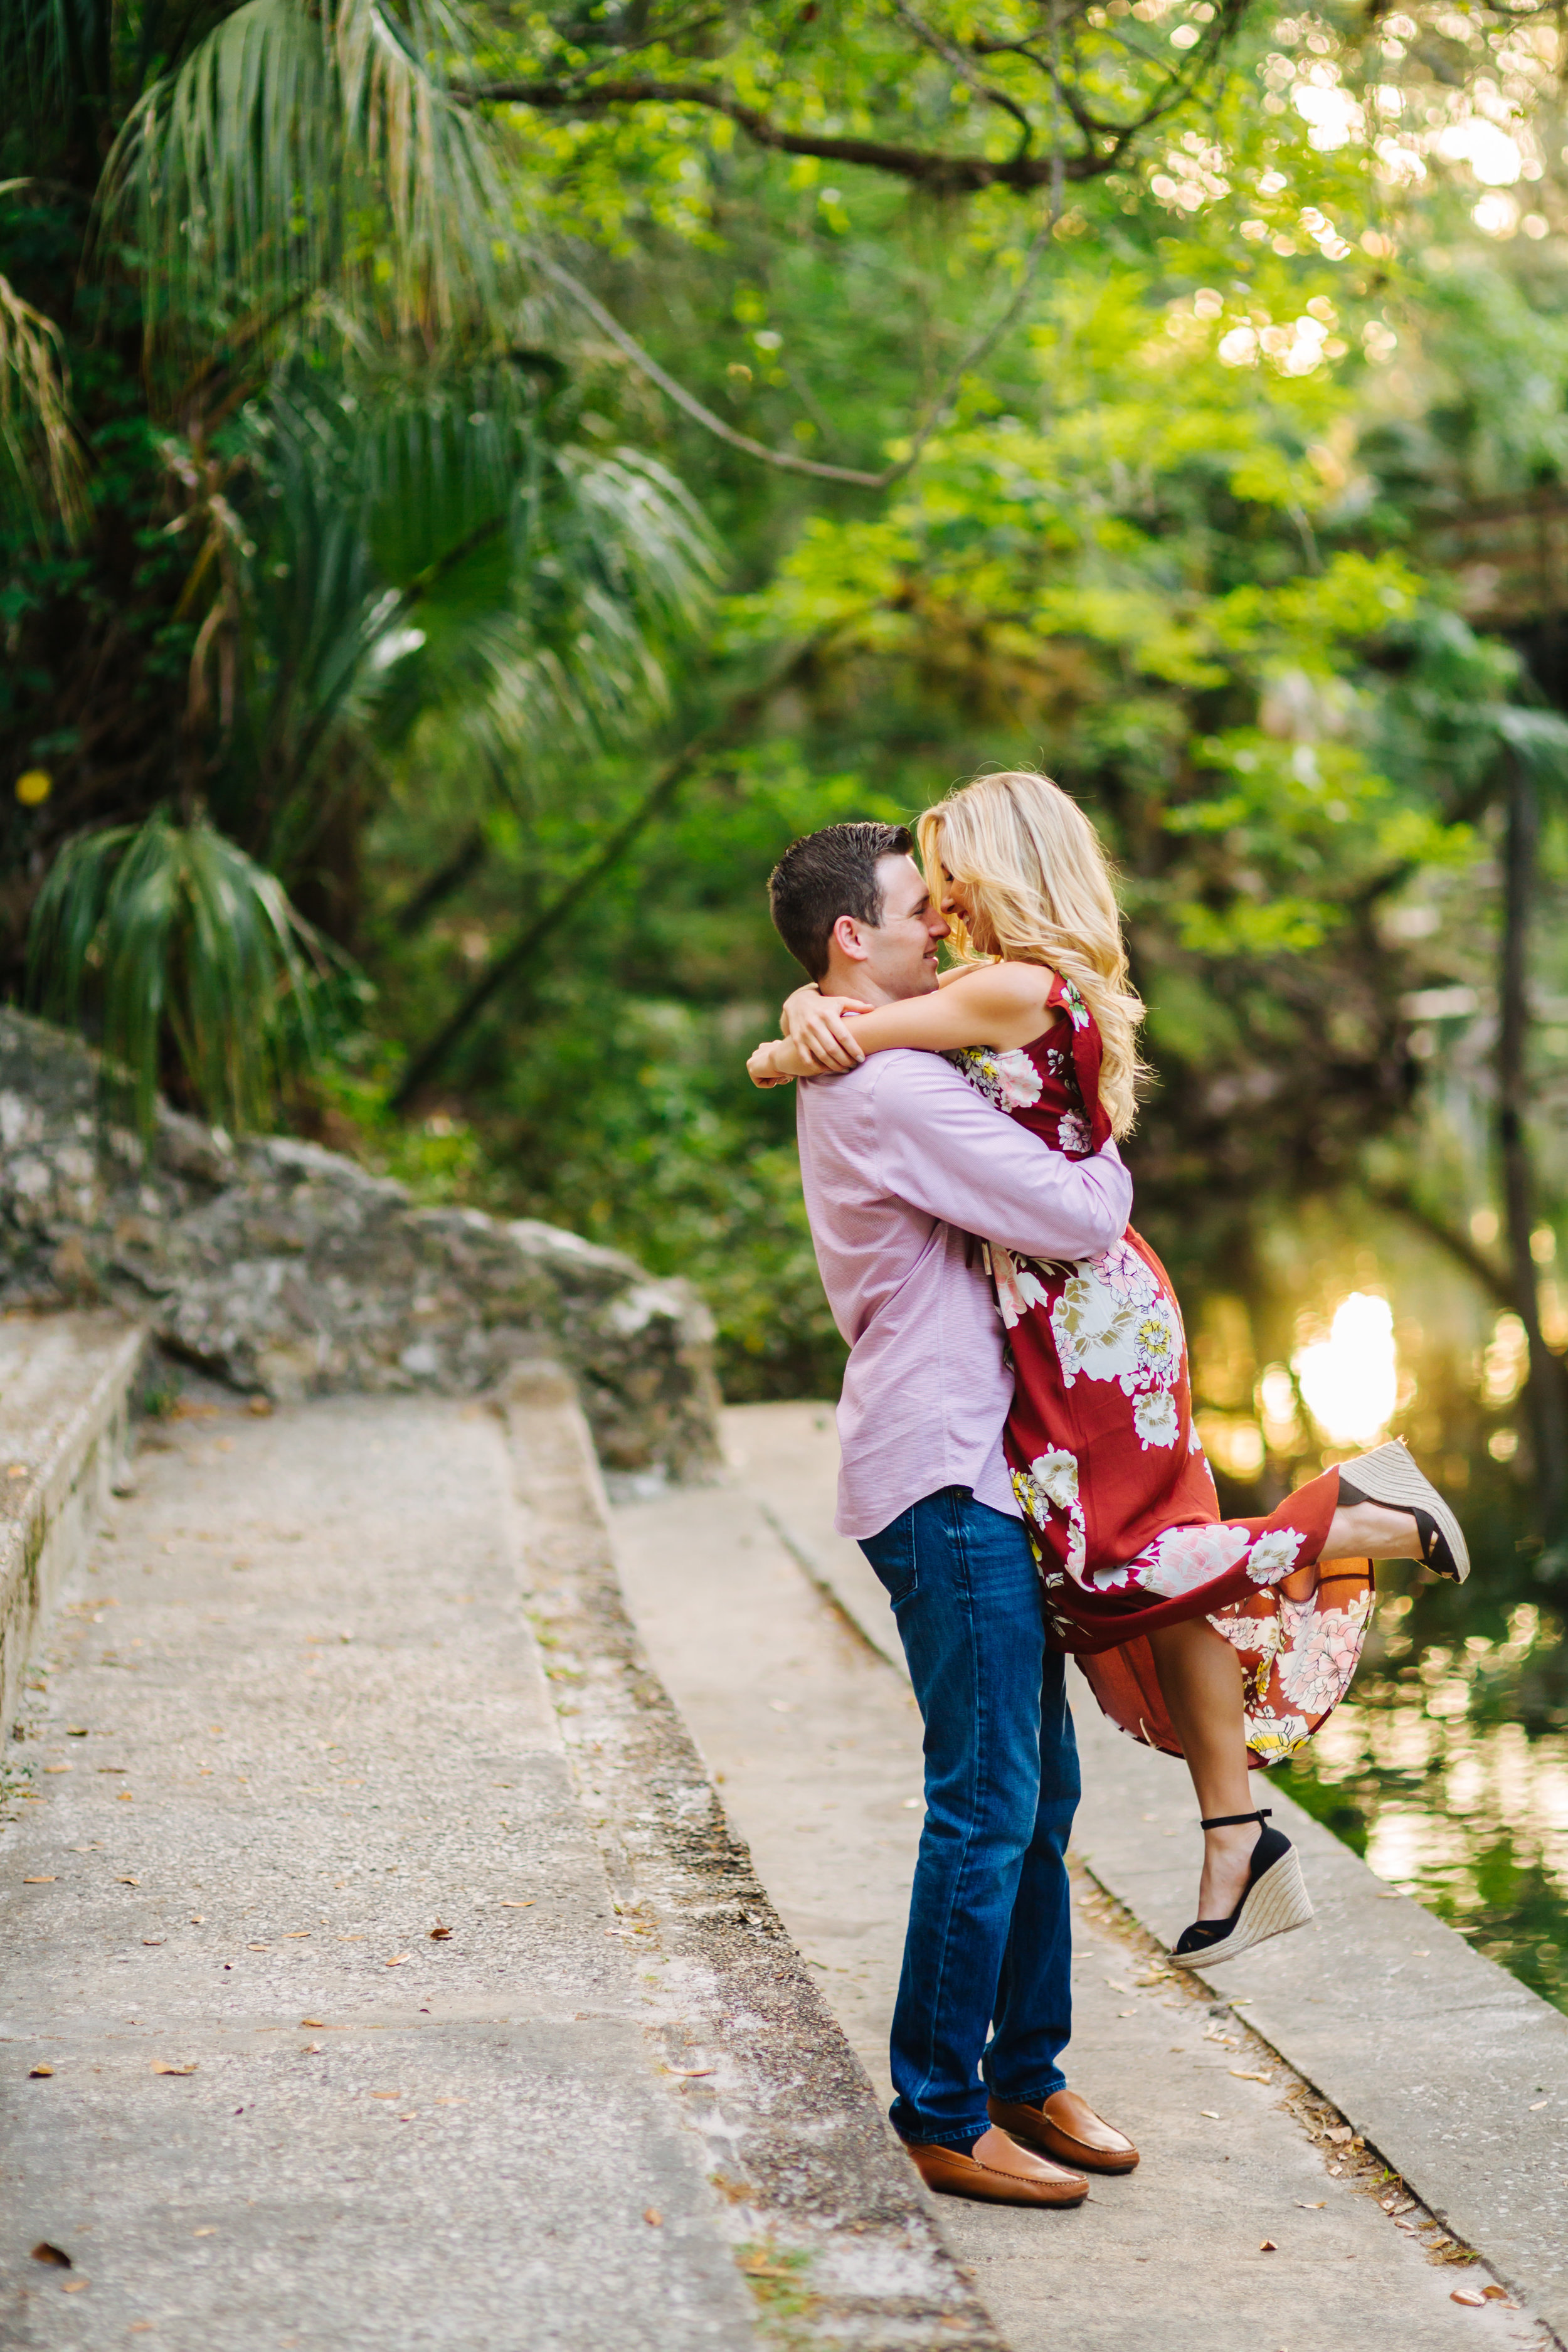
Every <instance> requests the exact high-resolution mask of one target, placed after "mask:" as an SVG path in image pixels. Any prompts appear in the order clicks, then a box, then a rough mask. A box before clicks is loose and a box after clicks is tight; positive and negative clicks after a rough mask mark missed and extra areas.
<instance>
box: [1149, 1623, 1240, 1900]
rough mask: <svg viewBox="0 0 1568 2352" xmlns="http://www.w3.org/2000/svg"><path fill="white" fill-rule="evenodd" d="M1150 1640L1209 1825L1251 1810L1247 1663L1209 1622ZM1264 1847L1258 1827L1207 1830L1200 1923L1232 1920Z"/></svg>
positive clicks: (1172, 1627)
mask: <svg viewBox="0 0 1568 2352" xmlns="http://www.w3.org/2000/svg"><path fill="white" fill-rule="evenodd" d="M1148 1641H1149V1647H1150V1649H1151V1650H1152V1652H1153V1654H1154V1671H1155V1672H1156V1674H1157V1675H1159V1677H1160V1689H1161V1692H1162V1694H1163V1697H1164V1701H1165V1706H1166V1710H1167V1712H1168V1713H1169V1715H1170V1718H1171V1722H1172V1725H1173V1727H1174V1730H1175V1733H1176V1737H1177V1738H1178V1739H1179V1740H1180V1741H1181V1743H1182V1753H1183V1755H1184V1758H1185V1759H1186V1765H1187V1769H1188V1771H1189V1772H1190V1773H1191V1774H1192V1777H1193V1791H1194V1795H1195V1796H1196V1798H1197V1801H1198V1811H1199V1814H1200V1815H1201V1816H1202V1817H1203V1819H1204V1820H1205V1821H1206V1820H1208V1819H1210V1818H1211V1817H1212V1816H1213V1815H1215V1814H1216V1813H1218V1814H1226V1813H1246V1812H1250V1811H1252V1810H1253V1796H1252V1788H1251V1774H1250V1772H1249V1770H1248V1769H1247V1726H1246V1718H1245V1717H1244V1715H1243V1712H1242V1673H1241V1660H1240V1659H1239V1658H1238V1657H1237V1654H1236V1652H1235V1650H1234V1649H1233V1648H1232V1647H1231V1645H1230V1643H1228V1642H1227V1641H1226V1638H1225V1635H1224V1634H1223V1633H1215V1629H1214V1627H1213V1626H1212V1625H1211V1624H1210V1623H1209V1622H1208V1619H1207V1618H1206V1617H1189V1618H1188V1619H1187V1621H1186V1622H1185V1623H1184V1624H1182V1625H1166V1626H1163V1627H1162V1629H1161V1630H1160V1632H1159V1633H1151V1634H1150V1635H1149V1637H1148ZM1257 1843H1258V1823H1257V1822H1240V1823H1238V1824H1237V1826H1236V1827H1235V1828H1234V1829H1225V1830H1205V1832H1204V1871H1203V1876H1202V1878H1201V1879H1200V1880H1199V1882H1198V1907H1197V1913H1196V1916H1197V1917H1198V1918H1200V1919H1225V1918H1228V1917H1229V1916H1230V1914H1231V1912H1233V1911H1234V1910H1235V1908H1236V1906H1237V1904H1238V1903H1239V1902H1240V1900H1241V1891H1242V1888H1243V1887H1244V1886H1245V1885H1246V1884H1247V1864H1248V1863H1249V1861H1250V1860H1251V1858H1252V1849H1253V1847H1254V1846H1255V1845H1256V1844H1257Z"/></svg>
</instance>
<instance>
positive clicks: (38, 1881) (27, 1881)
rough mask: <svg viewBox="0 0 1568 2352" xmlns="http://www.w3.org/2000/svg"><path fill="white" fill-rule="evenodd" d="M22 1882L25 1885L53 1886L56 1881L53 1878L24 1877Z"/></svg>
mask: <svg viewBox="0 0 1568 2352" xmlns="http://www.w3.org/2000/svg"><path fill="white" fill-rule="evenodd" d="M22 1884H23V1885H24V1886H53V1885H54V1884H55V1881H54V1880H53V1879H52V1878H24V1880H23V1881H22Z"/></svg>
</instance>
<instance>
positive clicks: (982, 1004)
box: [747, 963, 1052, 1086]
mask: <svg viewBox="0 0 1568 2352" xmlns="http://www.w3.org/2000/svg"><path fill="white" fill-rule="evenodd" d="M1051 980H1052V974H1051V972H1050V971H1049V969H1048V968H1047V966H1046V965H1044V964H1032V963H994V964H982V965H980V966H979V967H977V968H976V969H974V970H973V971H965V972H961V973H958V974H956V975H955V976H954V977H953V979H952V981H951V982H950V983H949V984H948V985H946V986H944V987H939V988H936V989H933V990H932V991H931V992H930V993H929V994H928V995H925V996H911V997H906V998H905V999H904V1001H903V1002H902V1003H899V1004H879V1006H878V1007H877V1009H876V1010H875V1012H872V1013H859V1014H858V1015H857V1016H856V1018H855V1020H854V1022H853V1023H852V1024H850V1025H851V1028H852V1033H853V1037H854V1042H855V1044H856V1045H857V1046H858V1048H859V1050H860V1054H861V1055H866V1054H882V1053H887V1052H889V1050H890V1049H891V1048H893V1047H894V1046H900V1045H903V1046H913V1047H914V1048H916V1049H917V1050H918V1051H920V1052H922V1053H927V1054H951V1053H953V1052H956V1051H957V1050H958V1049H959V1048H960V1047H962V1046H964V1045H998V1046H1000V1047H1002V1048H1003V1050H1004V1051H1005V1050H1006V1049H1007V1048H1008V1047H1009V1046H1014V1045H1032V1044H1033V1042H1034V1040H1035V1039H1036V1038H1037V1036H1038V1035H1039V1034H1040V1033H1041V1031H1042V1030H1043V1029H1044V1028H1045V1027H1046V1025H1047V1024H1046V998H1047V994H1048V993H1049V991H1050V985H1051ZM747 1067H748V1069H749V1070H750V1071H751V1073H752V1078H753V1080H754V1081H755V1082H756V1083H757V1084H759V1085H774V1086H776V1085H777V1084H778V1083H779V1081H780V1080H781V1079H783V1078H790V1077H795V1078H806V1077H814V1076H819V1075H821V1071H822V1064H821V1062H820V1061H819V1060H817V1059H816V1057H815V1056H814V1055H812V1053H811V1051H810V1049H809V1048H808V1047H807V1046H806V1045H805V1043H804V1042H803V1041H798V1040H796V1039H794V1038H784V1039H780V1040H777V1041H774V1042H773V1043H771V1044H769V1045H763V1046H759V1047H758V1049H757V1051H756V1053H755V1054H753V1055H752V1059H751V1061H750V1062H749V1063H748V1064H747Z"/></svg>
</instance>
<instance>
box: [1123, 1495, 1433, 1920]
mask: <svg viewBox="0 0 1568 2352" xmlns="http://www.w3.org/2000/svg"><path fill="white" fill-rule="evenodd" d="M1419 1556H1420V1539H1419V1537H1418V1536H1417V1534H1416V1528H1415V1520H1414V1519H1413V1518H1412V1517H1410V1515H1409V1513H1408V1512H1407V1511H1396V1510H1393V1509H1390V1508H1389V1507H1387V1506H1386V1505H1384V1504H1382V1503H1354V1504H1351V1505H1349V1506H1346V1505H1343V1504H1342V1505H1341V1506H1340V1507H1339V1509H1337V1510H1336V1511H1335V1513H1334V1516H1333V1519H1332V1522H1331V1526H1330V1528H1329V1533H1328V1538H1327V1541H1326V1542H1325V1543H1324V1545H1323V1549H1322V1553H1321V1559H1417V1558H1419ZM1318 1572H1319V1563H1318V1561H1316V1560H1314V1561H1313V1562H1311V1564H1310V1566H1308V1567H1306V1568H1303V1569H1299V1570H1297V1571H1296V1573H1295V1574H1294V1575H1293V1576H1289V1577H1287V1578H1286V1579H1285V1580H1284V1585H1283V1588H1282V1589H1283V1590H1284V1591H1286V1592H1288V1593H1290V1595H1291V1598H1292V1599H1298V1600H1299V1599H1304V1598H1305V1597H1306V1594H1307V1593H1308V1592H1310V1591H1311V1590H1312V1588H1313V1586H1314V1585H1315V1583H1316V1581H1317V1579H1318ZM1298 1582H1300V1585H1301V1590H1300V1591H1299V1592H1298V1591H1294V1590H1293V1588H1294V1587H1295V1586H1296V1585H1297V1584H1298ZM1148 1640H1149V1647H1150V1649H1151V1650H1152V1652H1153V1655H1154V1670H1155V1672H1156V1674H1157V1675H1159V1677H1160V1690H1161V1693H1162V1696H1163V1698H1164V1701H1165V1707H1166V1712H1167V1713H1168V1714H1169V1716H1170V1718H1171V1722H1172V1725H1173V1728H1174V1730H1175V1734H1176V1737H1177V1738H1178V1739H1179V1740H1180V1741H1181V1743H1182V1753H1183V1755H1184V1758H1185V1759H1186V1765H1187V1769H1188V1771H1189V1772H1190V1773H1191V1774H1192V1779H1193V1791H1194V1795H1195V1796H1196V1798H1197V1801H1198V1812H1199V1814H1200V1816H1201V1817H1202V1818H1203V1819H1204V1820H1205V1821H1207V1820H1211V1819H1212V1818H1213V1817H1214V1816H1215V1814H1220V1815H1224V1814H1226V1813H1246V1812H1250V1811H1253V1810H1254V1805H1253V1798H1252V1791H1251V1785H1250V1783H1251V1775H1250V1772H1249V1769H1248V1767H1247V1726H1246V1717H1245V1715H1244V1713H1243V1707H1242V1696H1243V1684H1242V1670H1241V1661H1240V1659H1239V1658H1238V1657H1237V1654H1236V1652H1235V1650H1234V1649H1233V1648H1232V1646H1231V1644H1230V1643H1228V1642H1227V1641H1226V1638H1225V1635H1224V1634H1223V1633H1216V1632H1215V1629H1214V1627H1213V1626H1212V1625H1211V1624H1210V1623H1209V1622H1208V1619H1207V1618H1206V1617H1190V1618H1188V1620H1187V1622H1185V1624H1182V1625H1167V1626H1165V1627H1164V1628H1163V1630H1162V1631H1161V1632H1159V1633H1151V1634H1150V1635H1149V1637H1148ZM1257 1843H1258V1824H1257V1822H1238V1823H1237V1825H1236V1826H1235V1827H1234V1828H1231V1829H1223V1830H1205V1832H1204V1868H1203V1876H1202V1878H1201V1879H1200V1880H1199V1882H1198V1907H1197V1913H1196V1916H1197V1917H1198V1918H1200V1919H1226V1918H1228V1917H1229V1916H1230V1914H1231V1912H1232V1911H1234V1910H1235V1908H1236V1906H1237V1903H1239V1902H1240V1900H1241V1894H1242V1889H1243V1887H1244V1886H1245V1885H1246V1884H1247V1864H1248V1863H1249V1861H1250V1860H1251V1857H1252V1849H1253V1847H1254V1846H1255V1845H1256V1844H1257Z"/></svg>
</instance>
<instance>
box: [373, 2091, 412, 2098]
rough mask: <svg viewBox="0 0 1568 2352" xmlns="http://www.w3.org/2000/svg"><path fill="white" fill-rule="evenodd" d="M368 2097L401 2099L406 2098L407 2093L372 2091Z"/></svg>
mask: <svg viewBox="0 0 1568 2352" xmlns="http://www.w3.org/2000/svg"><path fill="white" fill-rule="evenodd" d="M406 2096H407V2093H406V2092H405V2091H373V2092H372V2093H371V2097H372V2098H373V2099H402V2098H405V2097H406Z"/></svg>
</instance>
